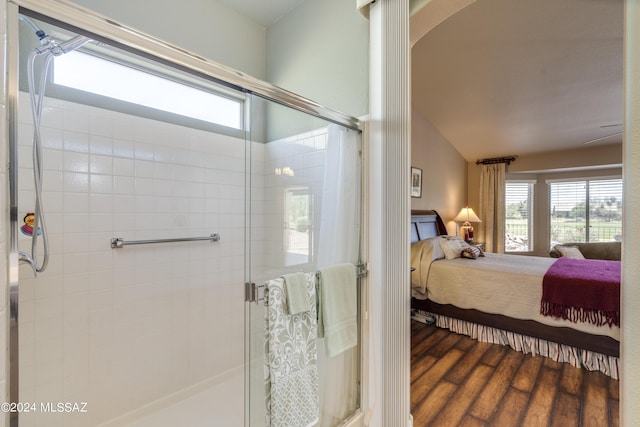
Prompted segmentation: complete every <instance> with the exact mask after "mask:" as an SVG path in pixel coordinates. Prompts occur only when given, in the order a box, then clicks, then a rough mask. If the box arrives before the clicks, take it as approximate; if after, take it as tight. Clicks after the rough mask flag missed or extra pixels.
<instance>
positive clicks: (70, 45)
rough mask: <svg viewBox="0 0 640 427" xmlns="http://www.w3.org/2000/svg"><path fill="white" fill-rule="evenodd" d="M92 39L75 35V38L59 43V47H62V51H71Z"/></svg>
mask: <svg viewBox="0 0 640 427" xmlns="http://www.w3.org/2000/svg"><path fill="white" fill-rule="evenodd" d="M90 41H91V39H90V38H89V37H85V36H75V37H74V38H72V39H69V40H67V41H66V42H64V43H60V44H58V47H59V48H60V50H61V51H62V53H69V52H71V51H74V50H76V49H77V48H79V47H82V46H84V45H85V44H87V43H89V42H90ZM62 53H61V54H62ZM54 55H55V53H54Z"/></svg>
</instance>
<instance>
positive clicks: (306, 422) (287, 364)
mask: <svg viewBox="0 0 640 427" xmlns="http://www.w3.org/2000/svg"><path fill="white" fill-rule="evenodd" d="M305 278H306V285H307V290H308V292H309V302H310V307H309V310H307V311H304V312H301V313H298V314H293V315H288V314H286V313H287V304H286V291H285V289H284V280H283V279H282V278H278V279H273V280H269V281H268V282H266V284H265V340H264V344H265V352H264V357H265V363H264V368H265V400H266V401H265V404H266V420H265V421H266V423H265V425H267V426H272V427H308V426H313V425H315V424H316V423H317V422H318V419H319V413H320V409H319V408H320V403H319V402H320V399H319V389H318V369H317V358H318V355H317V351H316V337H317V327H318V325H317V320H316V306H315V300H316V290H315V289H316V276H315V273H308V274H305ZM311 301H313V304H311Z"/></svg>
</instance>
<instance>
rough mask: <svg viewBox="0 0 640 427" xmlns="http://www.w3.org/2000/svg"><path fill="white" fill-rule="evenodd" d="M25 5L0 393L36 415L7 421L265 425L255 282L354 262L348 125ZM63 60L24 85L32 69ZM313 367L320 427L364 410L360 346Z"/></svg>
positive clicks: (258, 85) (18, 24)
mask: <svg viewBox="0 0 640 427" xmlns="http://www.w3.org/2000/svg"><path fill="white" fill-rule="evenodd" d="M18 3H19V4H20V6H19V7H18V6H16V5H15V4H13V3H10V4H9V24H8V25H9V31H8V33H9V35H8V37H9V40H10V43H9V46H10V49H9V53H8V68H9V76H10V78H9V100H10V102H9V115H10V119H11V120H10V129H9V133H10V147H9V148H10V164H11V179H10V186H11V192H10V198H11V200H10V205H11V212H12V224H11V229H12V236H11V237H12V242H11V248H10V249H11V263H12V267H18V266H19V268H12V269H11V277H10V280H11V284H10V293H11V307H12V311H11V330H10V355H11V364H10V370H11V375H10V378H9V380H10V387H11V395H10V399H11V401H12V402H30V403H34V404H35V405H36V406H34V407H33V408H31V409H33V410H24V411H21V412H15V413H12V414H11V425H12V426H13V425H20V426H47V427H53V426H82V427H86V426H98V425H101V426H155V427H158V426H159V427H162V426H174V425H188V426H211V425H221V426H222V425H224V426H262V425H264V423H265V418H264V416H265V409H264V407H265V406H264V405H265V394H264V379H263V365H264V350H263V341H264V320H263V317H264V308H263V305H262V289H261V284H262V283H264V282H265V281H266V280H269V279H273V278H277V277H279V276H281V275H283V274H285V273H288V272H297V271H303V272H313V271H315V270H316V269H317V268H318V266H319V263H325V264H328V263H340V262H350V263H353V264H360V263H361V260H360V250H359V241H360V221H359V218H360V215H361V211H360V205H361V196H360V190H359V189H360V180H361V173H360V170H361V169H360V157H359V156H360V153H361V147H360V144H361V141H360V131H359V129H358V126H359V125H358V122H357V120H356V119H353V118H350V117H348V116H345V115H342V114H340V113H337V112H334V111H331V110H327V109H324V108H322V107H320V106H318V105H316V104H314V103H312V102H310V101H308V100H305V99H303V98H300V97H298V96H296V95H294V94H291V93H289V92H286V91H283V90H281V89H279V88H276V87H272V86H270V85H268V84H265V83H262V82H259V81H256V80H254V79H252V78H250V77H247V76H243V75H241V74H240V73H236V72H233V71H232V70H228V69H225V68H223V67H219V66H217V65H215V64H213V63H210V62H207V61H204V60H202V59H199V58H197V57H195V56H192V55H189V54H187V53H184V52H183V51H181V50H179V49H176V48H173V47H171V46H169V45H166V44H164V43H161V42H158V41H156V40H153V39H151V38H149V37H147V36H144V35H142V34H139V33H137V32H135V31H133V30H127V31H125V30H124V29H123V28H121V27H119V26H117V25H115V24H113V23H111V22H107V20H105V19H103V18H101V17H99V16H97V15H92V14H87V13H86V12H84V11H81V10H76V9H74V8H73V7H71V6H69V5H68V4H61V3H56V2H51V1H42V0H39V1H20V2H18ZM19 15H22V16H23V17H24V18H23V19H21V20H20V21H19V19H18V16H19ZM36 29H41V30H43V32H44V33H45V34H46V35H47V36H48V37H50V40H49V43H50V44H48V45H46V42H45V43H43V42H42V41H41V38H42V37H41V36H37V35H36V31H35V30H36ZM79 35H80V36H85V37H87V38H88V39H89V40H90V41H87V40H86V39H84V38H83V39H78V38H76V39H74V38H75V37H77V36H79ZM69 40H75V41H74V42H72V43H73V44H72V43H67V42H68V41H69ZM79 40H81V41H82V43H79V42H78V41H79ZM76 42H78V43H76ZM43 46H44V47H43ZM51 46H53V48H52V47H51ZM60 46H62V47H65V48H66V47H69V46H71V47H73V49H61V50H62V51H61V52H60V51H58V52H57V54H53V55H51V58H50V60H51V61H50V67H51V68H50V70H49V71H50V73H49V76H45V75H44V71H43V65H40V68H37V66H36V69H35V77H34V81H35V82H39V81H41V80H40V79H41V77H42V81H43V82H46V85H45V84H43V85H41V86H40V89H38V87H37V86H38V85H31V86H32V87H31V88H30V87H29V84H28V80H29V79H28V78H27V72H26V70H27V63H28V58H29V56H33V52H34V51H36V50H38V49H39V50H43V49H54V50H55V49H57V48H58V47H60ZM44 55H46V53H45V54H44ZM36 56H38V55H36ZM105 70H106V71H105ZM129 79H131V80H130V81H129ZM137 79H138V80H137ZM147 84H149V85H150V86H149V87H145V86H146V85H147ZM154 85H155V86H154ZM45 86H46V89H44V87H45ZM43 91H44V92H43ZM34 92H38V93H34ZM39 93H42V94H43V96H42V101H41V104H39V105H38V104H36V107H35V108H33V107H32V106H33V104H32V100H33V99H35V100H36V103H37V100H38V97H39ZM132 94H133V95H135V94H139V97H138V98H135V97H134V98H128V97H127V96H129V95H132ZM158 94H159V95H161V96H156V95H158ZM167 101H168V102H167ZM34 109H35V110H39V109H41V110H42V111H41V114H40V115H37V114H35V113H34V111H33V110H34ZM36 112H37V111H36ZM34 118H35V119H34ZM38 140H39V142H38V144H37V145H38V146H37V147H35V148H34V141H38ZM345 159H348V160H345ZM347 171H348V173H346V172H347ZM34 172H35V178H34ZM38 174H39V175H40V176H41V178H39V177H38ZM336 176H339V177H340V178H339V179H338V180H336V179H334V178H335V177H336ZM38 187H41V188H38ZM336 194H337V196H336ZM336 197H337V198H338V199H340V200H343V199H344V200H349V201H350V202H351V203H348V204H349V205H350V206H349V207H348V209H347V210H346V211H343V210H340V209H344V208H343V207H336V206H337V205H336V204H335V203H334V201H335V199H336ZM340 206H341V205H340ZM332 212H333V213H340V214H341V215H340V216H341V218H342V220H341V222H338V223H336V222H335V218H333V219H332V218H331V217H332V215H331V213H332ZM343 213H344V214H343ZM331 229H335V230H341V231H340V235H341V236H340V239H342V238H343V237H346V238H347V240H344V241H343V240H338V238H335V239H332V240H329V239H327V238H326V237H325V238H324V240H323V237H322V236H321V234H322V233H320V231H321V230H325V231H326V230H331ZM324 234H325V236H330V235H331V233H330V231H326V232H325V233H324ZM34 236H35V242H34ZM349 239H350V240H349ZM45 240H47V241H48V245H47V246H48V247H47V248H44V245H43V241H45ZM354 242H355V243H354ZM45 252H46V257H47V261H45V262H40V261H39V260H40V259H42V257H44V256H45ZM323 254H324V255H323ZM327 254H329V255H327ZM19 258H20V259H21V261H20V262H19V261H18V260H19ZM323 260H324V261H323ZM318 347H319V348H322V345H321V344H319V345H318ZM318 357H319V360H318V364H319V371H320V377H321V379H322V380H321V384H320V387H321V397H320V413H321V417H320V423H319V424H318V425H322V426H332V425H338V424H340V423H341V422H342V421H343V420H345V419H347V418H348V417H349V416H351V415H352V414H353V413H355V412H356V411H357V409H358V407H359V383H360V366H359V360H360V353H359V345H358V346H357V348H354V349H352V350H350V351H347V352H345V353H344V354H342V355H339V356H337V357H335V358H330V359H329V358H325V357H324V356H323V354H322V351H320V354H319V356H318Z"/></svg>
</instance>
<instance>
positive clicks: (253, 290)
mask: <svg viewBox="0 0 640 427" xmlns="http://www.w3.org/2000/svg"><path fill="white" fill-rule="evenodd" d="M260 289H262V296H260ZM244 300H245V302H255V303H256V304H259V303H261V302H262V301H264V285H256V284H255V283H253V282H246V283H245V284H244Z"/></svg>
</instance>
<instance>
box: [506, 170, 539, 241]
mask: <svg viewBox="0 0 640 427" xmlns="http://www.w3.org/2000/svg"><path fill="white" fill-rule="evenodd" d="M532 200H533V182H524V181H507V182H506V185H505V205H506V206H505V245H504V247H505V251H506V252H528V251H531V250H533V246H532V245H533V242H532V238H531V236H532V235H533V233H532V232H533V220H532V214H533V208H532V204H533V202H532Z"/></svg>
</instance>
